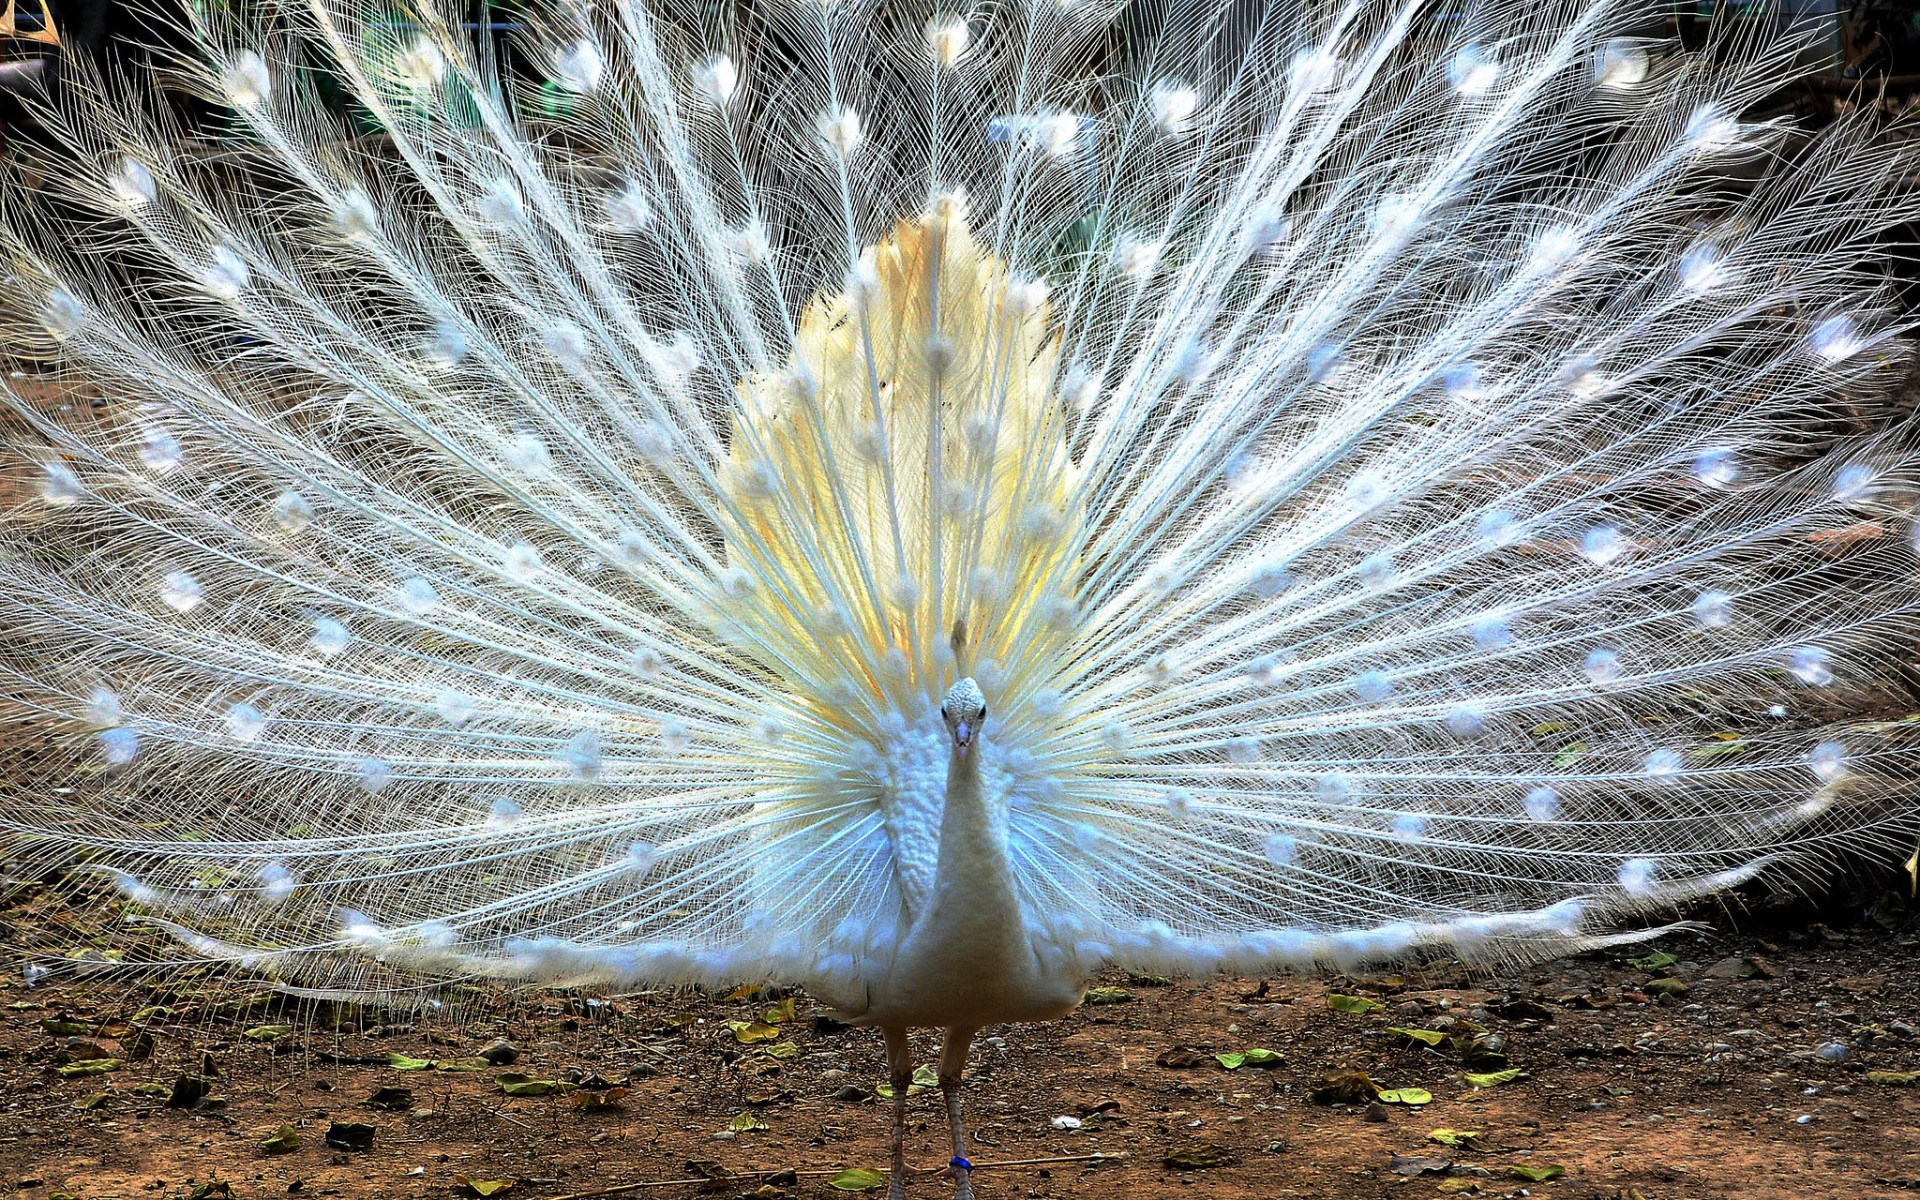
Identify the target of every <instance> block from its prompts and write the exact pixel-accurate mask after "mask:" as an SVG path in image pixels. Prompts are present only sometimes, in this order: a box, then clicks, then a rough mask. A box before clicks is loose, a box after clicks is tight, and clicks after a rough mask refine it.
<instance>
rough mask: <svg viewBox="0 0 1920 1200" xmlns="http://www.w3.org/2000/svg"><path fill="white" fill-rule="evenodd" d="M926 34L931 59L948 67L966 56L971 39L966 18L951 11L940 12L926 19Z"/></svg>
mask: <svg viewBox="0 0 1920 1200" xmlns="http://www.w3.org/2000/svg"><path fill="white" fill-rule="evenodd" d="M926 35H927V49H928V51H930V52H931V53H932V54H933V61H934V62H936V63H938V64H940V65H941V66H942V67H947V68H949V69H950V68H952V67H953V65H954V64H956V63H958V62H959V61H960V60H961V59H962V58H963V57H965V56H966V53H967V48H968V46H969V45H970V44H971V43H972V39H973V35H972V33H971V32H970V31H969V30H968V28H967V19H966V18H965V17H960V16H954V15H953V14H951V13H942V14H940V15H938V16H936V17H934V18H933V19H932V20H931V21H928V22H927V29H926Z"/></svg>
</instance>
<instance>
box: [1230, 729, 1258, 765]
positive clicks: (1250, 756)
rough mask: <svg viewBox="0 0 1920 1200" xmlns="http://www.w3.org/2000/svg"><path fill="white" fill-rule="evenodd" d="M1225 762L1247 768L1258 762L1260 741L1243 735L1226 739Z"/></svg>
mask: <svg viewBox="0 0 1920 1200" xmlns="http://www.w3.org/2000/svg"><path fill="white" fill-rule="evenodd" d="M1227 761H1228V762H1230V763H1233V764H1234V765H1235V766H1241V767H1249V766H1252V765H1253V764H1254V763H1256V762H1259V761H1260V740H1259V739H1258V738H1255V737H1250V736H1248V735H1247V734H1244V733H1242V734H1236V735H1235V736H1233V737H1230V738H1228V739H1227Z"/></svg>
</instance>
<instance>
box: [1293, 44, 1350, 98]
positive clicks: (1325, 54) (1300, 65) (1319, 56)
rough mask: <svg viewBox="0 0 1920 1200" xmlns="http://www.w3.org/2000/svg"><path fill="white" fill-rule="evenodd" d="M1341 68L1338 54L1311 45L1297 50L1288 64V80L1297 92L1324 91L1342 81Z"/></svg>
mask: <svg viewBox="0 0 1920 1200" xmlns="http://www.w3.org/2000/svg"><path fill="white" fill-rule="evenodd" d="M1340 69H1341V63H1340V58H1339V56H1338V55H1336V54H1334V53H1333V52H1332V51H1330V50H1326V49H1323V48H1313V47H1309V48H1307V49H1304V50H1300V51H1297V52H1295V54H1294V56H1293V58H1292V60H1291V61H1290V62H1289V63H1288V64H1287V82H1288V84H1289V85H1290V86H1291V87H1292V88H1293V90H1294V91H1296V92H1305V93H1308V94H1312V93H1315V92H1324V91H1327V90H1328V89H1330V88H1332V87H1333V86H1334V85H1335V84H1337V83H1339V82H1340Z"/></svg>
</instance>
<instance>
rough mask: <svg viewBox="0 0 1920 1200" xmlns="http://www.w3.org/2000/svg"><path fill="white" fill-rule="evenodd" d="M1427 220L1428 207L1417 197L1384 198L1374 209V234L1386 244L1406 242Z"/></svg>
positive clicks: (1404, 195) (1407, 195) (1395, 196)
mask: <svg viewBox="0 0 1920 1200" xmlns="http://www.w3.org/2000/svg"><path fill="white" fill-rule="evenodd" d="M1426 219H1427V205H1426V203H1425V202H1424V201H1423V200H1422V199H1421V198H1420V197H1419V196H1416V195H1412V194H1395V195H1391V196H1383V197H1381V198H1380V203H1379V204H1377V205H1375V206H1374V209H1373V234H1374V236H1375V237H1377V238H1379V239H1380V240H1381V241H1382V242H1385V243H1389V244H1391V243H1396V242H1401V241H1405V240H1406V239H1407V238H1410V237H1412V236H1413V235H1414V234H1415V233H1418V232H1419V230H1420V226H1421V224H1422V223H1424V222H1425V221H1426Z"/></svg>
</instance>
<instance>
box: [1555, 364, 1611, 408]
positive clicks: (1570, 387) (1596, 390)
mask: <svg viewBox="0 0 1920 1200" xmlns="http://www.w3.org/2000/svg"><path fill="white" fill-rule="evenodd" d="M1560 382H1561V384H1562V385H1563V386H1564V387H1565V388H1566V389H1567V391H1568V393H1570V394H1571V395H1572V396H1573V397H1574V398H1575V399H1576V400H1598V399H1600V398H1601V397H1602V396H1605V395H1606V394H1607V393H1608V392H1609V391H1611V390H1612V389H1613V379H1612V378H1611V377H1609V376H1608V375H1607V374H1606V372H1604V371H1602V370H1601V369H1600V368H1599V366H1598V364H1596V363H1595V362H1594V361H1593V359H1591V358H1589V357H1587V356H1586V355H1576V356H1575V357H1573V358H1571V359H1569V360H1567V363H1566V366H1565V367H1563V368H1562V369H1561V371H1560Z"/></svg>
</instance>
